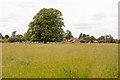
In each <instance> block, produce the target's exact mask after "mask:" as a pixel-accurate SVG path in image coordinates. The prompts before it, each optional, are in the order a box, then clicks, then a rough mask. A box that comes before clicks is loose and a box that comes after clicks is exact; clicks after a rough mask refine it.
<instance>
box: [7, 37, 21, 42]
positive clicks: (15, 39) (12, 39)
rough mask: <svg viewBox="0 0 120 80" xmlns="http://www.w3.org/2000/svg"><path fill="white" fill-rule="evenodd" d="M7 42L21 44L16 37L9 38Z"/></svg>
mask: <svg viewBox="0 0 120 80" xmlns="http://www.w3.org/2000/svg"><path fill="white" fill-rule="evenodd" d="M8 42H22V39H21V38H17V37H11V38H9V39H8Z"/></svg>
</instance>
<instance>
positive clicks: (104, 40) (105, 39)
mask: <svg viewBox="0 0 120 80" xmlns="http://www.w3.org/2000/svg"><path fill="white" fill-rule="evenodd" d="M98 41H99V42H100V43H115V40H114V39H113V37H112V36H111V35H105V36H101V37H99V38H98Z"/></svg>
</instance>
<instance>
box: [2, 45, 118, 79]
mask: <svg viewBox="0 0 120 80" xmlns="http://www.w3.org/2000/svg"><path fill="white" fill-rule="evenodd" d="M2 51H3V53H2V61H3V62H2V63H3V64H2V65H3V67H2V77H3V78H117V77H118V45H117V44H80V43H78V44H77V43H76V44H32V43H31V44H22V43H21V44H17V43H16V44H15V43H4V44H2Z"/></svg>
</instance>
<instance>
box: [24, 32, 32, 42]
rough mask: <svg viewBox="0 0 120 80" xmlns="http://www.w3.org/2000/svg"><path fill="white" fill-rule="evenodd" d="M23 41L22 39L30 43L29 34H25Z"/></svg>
mask: <svg viewBox="0 0 120 80" xmlns="http://www.w3.org/2000/svg"><path fill="white" fill-rule="evenodd" d="M23 39H24V40H25V41H30V40H31V36H30V33H29V32H28V33H25V34H24V36H23Z"/></svg>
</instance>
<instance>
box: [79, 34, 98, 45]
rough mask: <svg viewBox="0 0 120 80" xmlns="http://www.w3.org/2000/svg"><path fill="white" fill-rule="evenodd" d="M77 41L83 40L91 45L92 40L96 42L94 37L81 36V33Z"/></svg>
mask: <svg viewBox="0 0 120 80" xmlns="http://www.w3.org/2000/svg"><path fill="white" fill-rule="evenodd" d="M79 39H80V40H81V41H83V40H85V41H86V42H87V43H88V42H92V43H93V42H94V40H96V38H95V37H94V36H89V35H86V34H82V33H81V34H80V35H79Z"/></svg>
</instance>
